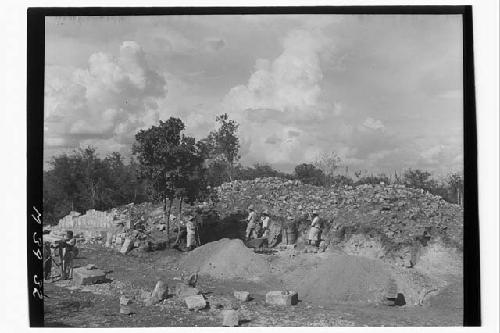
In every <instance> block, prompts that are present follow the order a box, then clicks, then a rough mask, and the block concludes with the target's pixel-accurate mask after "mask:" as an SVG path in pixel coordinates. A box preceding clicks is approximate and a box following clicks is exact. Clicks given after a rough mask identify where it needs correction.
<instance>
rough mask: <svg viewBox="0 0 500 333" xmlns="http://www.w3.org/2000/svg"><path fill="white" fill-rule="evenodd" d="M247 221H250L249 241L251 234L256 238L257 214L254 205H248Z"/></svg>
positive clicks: (247, 231)
mask: <svg viewBox="0 0 500 333" xmlns="http://www.w3.org/2000/svg"><path fill="white" fill-rule="evenodd" d="M246 221H247V222H248V224H247V230H246V240H247V241H249V240H250V236H252V238H256V237H255V228H256V227H257V214H256V213H255V210H254V208H253V205H250V206H248V217H247V219H246Z"/></svg>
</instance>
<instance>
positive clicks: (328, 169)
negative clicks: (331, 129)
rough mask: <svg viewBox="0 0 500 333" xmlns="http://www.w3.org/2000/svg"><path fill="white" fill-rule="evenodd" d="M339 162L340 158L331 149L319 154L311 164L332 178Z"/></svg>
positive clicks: (340, 161)
mask: <svg viewBox="0 0 500 333" xmlns="http://www.w3.org/2000/svg"><path fill="white" fill-rule="evenodd" d="M340 163H342V159H341V158H340V157H339V156H338V155H337V154H336V153H335V152H333V151H332V152H329V153H322V154H320V155H319V156H318V157H317V159H316V161H315V162H314V163H313V164H314V166H315V167H316V168H318V169H320V170H321V171H323V173H324V174H325V175H326V176H327V177H332V178H333V177H334V175H335V171H336V170H337V169H338V168H339V166H340Z"/></svg>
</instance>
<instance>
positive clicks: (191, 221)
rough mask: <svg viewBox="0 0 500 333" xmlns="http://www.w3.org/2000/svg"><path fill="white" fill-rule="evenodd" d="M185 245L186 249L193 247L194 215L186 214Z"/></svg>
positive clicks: (194, 240) (194, 235)
mask: <svg viewBox="0 0 500 333" xmlns="http://www.w3.org/2000/svg"><path fill="white" fill-rule="evenodd" d="M186 232H187V236H186V247H187V250H188V251H191V250H192V249H194V247H195V244H196V221H195V218H194V216H188V221H187V223H186Z"/></svg>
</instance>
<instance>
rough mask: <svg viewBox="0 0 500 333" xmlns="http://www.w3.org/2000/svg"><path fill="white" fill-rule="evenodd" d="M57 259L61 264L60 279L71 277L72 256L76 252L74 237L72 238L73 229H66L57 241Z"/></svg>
mask: <svg viewBox="0 0 500 333" xmlns="http://www.w3.org/2000/svg"><path fill="white" fill-rule="evenodd" d="M58 243H59V244H57V246H56V247H57V248H58V249H59V261H60V265H61V279H63V280H66V279H68V278H73V258H74V252H76V239H75V238H73V231H71V230H68V231H66V235H65V237H64V239H63V240H61V241H59V242H58Z"/></svg>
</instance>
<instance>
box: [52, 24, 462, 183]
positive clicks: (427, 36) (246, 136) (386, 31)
mask: <svg viewBox="0 0 500 333" xmlns="http://www.w3.org/2000/svg"><path fill="white" fill-rule="evenodd" d="M45 29H46V31H45V36H46V37H45V39H46V40H45V46H46V50H45V64H46V65H45V108H44V112H45V115H44V119H45V122H44V127H45V132H44V133H45V136H44V159H45V161H46V162H48V161H50V159H51V158H52V157H53V156H55V155H57V154H60V153H64V152H70V151H72V150H73V149H75V148H78V147H86V146H88V145H91V146H94V147H96V149H97V151H98V152H99V153H100V155H101V156H105V155H106V154H107V153H109V152H112V151H119V152H121V153H122V154H123V155H124V156H129V154H130V148H131V145H132V143H133V142H134V135H135V133H137V131H139V130H141V129H146V128H148V127H151V126H152V125H155V124H157V123H158V121H159V120H166V119H168V118H169V117H172V116H173V117H179V118H180V119H182V121H183V122H184V123H185V125H186V131H185V134H186V135H190V136H194V137H195V138H197V139H201V138H204V137H206V136H207V135H208V133H209V132H210V131H211V130H213V129H215V128H216V121H215V117H216V115H219V114H222V113H228V115H229V117H230V118H232V119H234V120H236V121H237V122H238V123H239V124H240V127H239V132H238V135H239V137H240V143H241V149H240V153H241V160H240V162H241V163H242V164H243V165H252V164H255V163H264V164H269V165H271V166H273V167H274V168H276V169H279V170H281V171H286V172H290V171H292V170H293V168H294V167H295V166H296V165H297V164H300V163H310V162H313V161H315V160H316V159H317V158H318V156H319V155H321V154H323V153H330V152H335V153H336V154H338V155H339V156H340V157H341V158H342V160H343V164H344V165H346V166H349V169H350V170H353V171H354V170H366V171H367V172H372V173H379V172H385V173H393V172H394V171H397V172H400V171H402V170H404V169H407V168H414V169H416V168H419V169H425V170H429V171H431V172H432V173H434V174H436V175H446V174H447V173H449V172H452V171H453V172H456V171H461V170H462V165H463V142H462V141H463V140H462V136H463V125H462V123H463V102H462V101H463V98H462V22H461V17H460V16H458V15H419V16H417V15H230V16H213V15H210V16H195V15H193V16H189V15H188V16H146V17H144V16H143V17H113V18H110V17H49V18H47V19H46V27H45ZM47 165H48V164H47Z"/></svg>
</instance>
